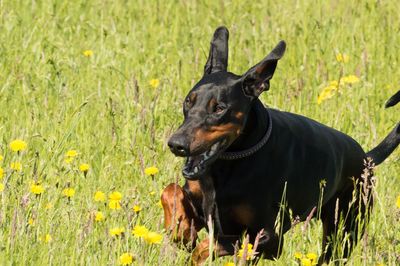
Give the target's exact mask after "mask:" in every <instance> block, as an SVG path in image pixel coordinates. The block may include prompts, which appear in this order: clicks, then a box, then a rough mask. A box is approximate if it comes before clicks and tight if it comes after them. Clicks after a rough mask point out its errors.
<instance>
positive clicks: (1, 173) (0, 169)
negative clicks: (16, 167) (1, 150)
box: [0, 166, 4, 179]
mask: <svg viewBox="0 0 400 266" xmlns="http://www.w3.org/2000/svg"><path fill="white" fill-rule="evenodd" d="M3 176H4V169H3V168H1V166H0V179H2V178H3Z"/></svg>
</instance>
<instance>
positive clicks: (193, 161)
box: [182, 139, 227, 180]
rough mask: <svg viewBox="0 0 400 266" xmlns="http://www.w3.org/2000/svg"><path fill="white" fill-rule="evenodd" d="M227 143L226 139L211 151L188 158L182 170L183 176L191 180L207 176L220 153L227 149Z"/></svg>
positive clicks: (216, 144) (211, 148) (214, 145)
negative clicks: (208, 169)
mask: <svg viewBox="0 0 400 266" xmlns="http://www.w3.org/2000/svg"><path fill="white" fill-rule="evenodd" d="M226 142H227V141H226V139H223V140H220V141H217V142H216V143H214V144H213V145H212V146H211V147H210V149H209V150H207V151H205V152H203V153H201V154H199V155H194V156H188V157H186V162H185V165H184V166H183V170H182V174H183V176H184V177H185V178H186V179H191V180H196V179H199V178H200V177H201V176H202V175H204V174H205V172H206V171H207V168H208V166H209V165H210V164H211V163H212V162H214V161H215V160H216V159H217V158H218V155H219V154H220V152H221V151H222V150H223V149H224V148H225V145H226Z"/></svg>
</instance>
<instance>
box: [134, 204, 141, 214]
mask: <svg viewBox="0 0 400 266" xmlns="http://www.w3.org/2000/svg"><path fill="white" fill-rule="evenodd" d="M132 209H133V211H134V212H136V213H138V212H140V211H141V210H142V208H141V207H140V206H139V205H134V206H133V208H132Z"/></svg>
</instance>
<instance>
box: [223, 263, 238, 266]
mask: <svg viewBox="0 0 400 266" xmlns="http://www.w3.org/2000/svg"><path fill="white" fill-rule="evenodd" d="M224 266H235V263H233V262H226V263H225V264H224Z"/></svg>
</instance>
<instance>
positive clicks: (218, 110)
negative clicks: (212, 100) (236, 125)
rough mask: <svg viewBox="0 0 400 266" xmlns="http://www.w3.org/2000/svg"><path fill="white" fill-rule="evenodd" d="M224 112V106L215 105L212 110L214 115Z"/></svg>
mask: <svg viewBox="0 0 400 266" xmlns="http://www.w3.org/2000/svg"><path fill="white" fill-rule="evenodd" d="M224 111H225V106H223V105H220V104H217V105H216V106H215V108H214V113H216V114H222V113H223V112H224Z"/></svg>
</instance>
